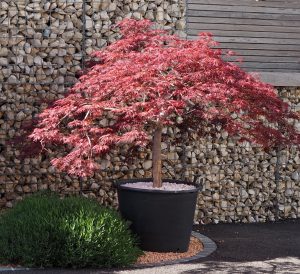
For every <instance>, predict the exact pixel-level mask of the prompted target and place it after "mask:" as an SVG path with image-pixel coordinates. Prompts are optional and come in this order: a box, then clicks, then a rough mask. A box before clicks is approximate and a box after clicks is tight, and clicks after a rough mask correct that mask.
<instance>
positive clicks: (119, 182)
mask: <svg viewBox="0 0 300 274" xmlns="http://www.w3.org/2000/svg"><path fill="white" fill-rule="evenodd" d="M151 181H152V179H151V178H141V179H124V180H115V182H114V184H115V185H116V187H117V188H118V189H123V190H129V191H133V192H146V193H153V194H163V193H164V194H181V193H195V192H199V191H200V188H201V187H200V186H198V185H196V184H193V183H190V182H187V181H181V180H174V179H163V183H164V182H171V183H180V184H185V185H192V186H194V187H195V188H194V189H182V190H159V189H155V190H154V189H143V188H133V187H130V186H125V185H124V184H126V183H137V182H151Z"/></svg>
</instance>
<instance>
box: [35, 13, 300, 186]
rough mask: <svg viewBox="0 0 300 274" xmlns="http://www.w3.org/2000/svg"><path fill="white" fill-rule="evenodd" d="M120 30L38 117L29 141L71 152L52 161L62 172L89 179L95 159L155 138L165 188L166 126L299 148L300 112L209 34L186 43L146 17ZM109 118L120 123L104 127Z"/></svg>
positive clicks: (156, 170) (156, 176)
mask: <svg viewBox="0 0 300 274" xmlns="http://www.w3.org/2000/svg"><path fill="white" fill-rule="evenodd" d="M118 27H119V28H120V31H121V35H122V37H121V39H120V40H118V41H116V42H115V43H113V44H111V45H110V46H108V47H106V48H104V49H102V50H100V51H96V52H94V53H93V54H92V57H93V58H94V62H93V63H91V64H92V65H91V67H90V68H89V69H87V70H86V71H85V73H84V74H83V75H82V76H81V77H80V79H79V82H78V83H76V84H75V85H74V86H73V87H72V88H71V89H70V91H69V92H68V94H67V95H66V96H65V98H63V99H60V100H57V101H56V102H55V103H54V105H52V106H51V107H49V108H48V109H46V110H45V111H43V112H42V113H41V114H40V115H39V122H38V125H37V127H36V129H35V130H34V131H33V133H32V134H31V136H30V137H31V138H32V139H33V140H35V141H40V142H41V144H42V145H43V147H47V146H48V145H51V144H60V145H62V146H64V147H65V149H69V150H68V152H67V154H66V155H64V156H61V157H58V158H55V159H53V160H52V164H53V165H54V166H55V167H56V168H57V169H58V170H60V171H66V172H68V173H69V174H75V175H79V176H88V175H91V174H92V173H93V172H94V171H95V170H97V168H98V165H97V163H96V162H95V160H94V159H95V157H96V156H97V157H99V156H101V155H104V154H106V153H108V152H109V151H110V150H111V149H113V148H115V147H116V146H119V145H122V144H132V145H134V146H146V145H147V144H148V143H149V142H151V141H152V159H153V182H154V187H160V186H161V184H162V178H161V166H162V164H161V138H162V129H163V127H165V126H170V125H177V124H181V125H185V127H186V129H187V130H194V131H195V132H197V133H198V134H199V135H200V136H203V135H207V134H213V132H214V131H215V129H216V128H217V127H218V128H220V127H221V128H222V129H223V130H226V131H227V132H228V133H229V134H230V135H238V136H241V137H243V138H242V139H243V140H248V141H252V142H256V143H258V144H261V145H262V146H263V147H265V148H267V147H274V146H278V145H280V146H284V145H289V144H299V143H300V135H299V133H298V132H297V131H296V130H295V128H294V126H293V125H292V123H291V121H292V120H295V119H299V115H298V114H297V113H294V112H292V111H291V110H290V108H289V105H288V104H287V103H284V102H283V101H282V100H281V99H280V98H279V97H278V96H277V94H276V92H275V89H274V88H273V87H272V86H270V85H268V84H265V83H262V82H261V81H260V80H258V79H256V78H255V77H254V76H252V75H250V74H248V73H246V72H245V71H243V70H242V69H241V68H239V67H238V66H237V65H236V64H235V63H230V62H226V61H224V60H223V59H222V54H223V53H222V51H221V50H220V49H216V48H215V47H214V46H215V45H216V43H215V42H214V41H213V40H212V38H211V37H210V35H209V34H202V35H200V36H199V39H198V40H196V41H187V40H182V39H180V38H178V37H177V36H175V35H168V34H167V33H165V32H164V31H161V30H155V29H153V28H152V27H151V22H150V21H147V20H141V21H136V20H130V19H127V20H124V21H122V22H121V23H120V24H119V25H118ZM108 114H109V115H110V117H113V122H111V123H108V124H107V125H106V124H103V123H100V121H101V120H102V119H103V118H105V117H107V115H108ZM207 129H210V130H207ZM151 136H152V138H151Z"/></svg>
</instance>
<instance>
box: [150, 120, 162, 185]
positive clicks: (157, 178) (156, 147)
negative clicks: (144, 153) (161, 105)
mask: <svg viewBox="0 0 300 274" xmlns="http://www.w3.org/2000/svg"><path fill="white" fill-rule="evenodd" d="M161 135H162V125H161V124H159V125H157V127H156V128H155V131H154V136H153V147H152V176H153V187H161V186H162V178H161Z"/></svg>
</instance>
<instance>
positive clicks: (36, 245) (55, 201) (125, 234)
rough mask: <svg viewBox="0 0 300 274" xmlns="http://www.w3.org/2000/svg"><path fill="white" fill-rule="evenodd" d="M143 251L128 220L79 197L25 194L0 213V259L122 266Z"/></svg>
mask: <svg viewBox="0 0 300 274" xmlns="http://www.w3.org/2000/svg"><path fill="white" fill-rule="evenodd" d="M141 254H142V252H141V251H140V249H139V248H138V247H137V246H136V239H135V237H133V236H132V235H131V232H130V231H129V229H128V225H127V223H125V222H124V221H123V220H122V219H121V217H120V216H119V214H118V213H117V212H116V211H114V210H111V209H107V208H104V207H102V206H99V204H98V203H97V202H96V201H93V200H89V199H86V198H82V197H67V198H64V199H60V198H59V197H58V196H57V195H54V194H37V195H33V196H31V197H26V198H25V199H24V200H23V201H20V202H19V203H18V204H17V205H16V206H15V207H14V208H13V209H11V210H9V211H7V212H5V213H4V214H3V215H1V216H0V264H17V265H22V266H28V267H77V268H82V267H122V266H129V265H131V264H133V263H135V262H136V260H137V258H138V257H139V255H141Z"/></svg>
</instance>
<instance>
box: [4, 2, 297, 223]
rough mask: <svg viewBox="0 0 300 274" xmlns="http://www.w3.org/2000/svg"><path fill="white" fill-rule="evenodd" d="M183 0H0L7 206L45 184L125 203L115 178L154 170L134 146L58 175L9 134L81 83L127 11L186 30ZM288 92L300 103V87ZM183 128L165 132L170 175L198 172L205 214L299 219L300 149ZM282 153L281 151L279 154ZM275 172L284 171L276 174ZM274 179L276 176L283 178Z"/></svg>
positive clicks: (204, 218) (228, 218) (215, 218)
mask: <svg viewBox="0 0 300 274" xmlns="http://www.w3.org/2000/svg"><path fill="white" fill-rule="evenodd" d="M184 14H185V7H184V3H183V0H101V1H100V0H94V1H93V0H85V1H84V0H16V1H10V0H2V1H1V3H0V23H1V28H0V89H1V93H0V152H1V155H0V207H12V206H13V203H14V202H15V201H16V200H19V199H22V197H23V196H24V195H26V194H30V193H33V192H35V191H37V190H41V189H51V190H55V191H59V192H61V193H64V194H68V193H79V192H82V193H83V195H87V196H89V197H96V198H97V199H98V200H99V201H100V202H101V203H103V204H105V205H109V206H117V201H116V193H115V189H114V187H113V185H112V180H113V179H118V178H130V177H149V176H151V161H150V159H151V158H150V157H151V155H150V154H149V151H137V152H136V153H135V157H132V158H129V157H128V155H127V148H126V147H125V148H123V149H122V150H119V151H114V152H112V153H110V154H109V155H107V157H106V158H105V159H103V160H102V161H101V170H100V171H99V173H97V174H95V175H94V176H93V178H89V179H86V178H83V179H81V180H80V179H79V178H75V177H72V178H71V177H70V176H68V175H67V174H62V173H56V171H55V170H54V168H53V167H51V166H50V164H49V158H45V156H38V157H34V158H25V159H22V158H21V157H20V151H19V150H18V149H17V148H16V147H15V146H13V145H12V144H11V143H10V140H12V139H13V138H15V137H16V136H19V135H20V134H22V129H21V127H22V124H24V122H26V121H30V120H31V119H32V117H34V116H36V115H37V114H38V113H40V112H41V111H42V110H43V109H44V108H45V107H46V106H47V103H46V102H47V101H49V100H53V99H56V98H60V97H62V96H63V94H64V93H65V92H66V90H67V88H68V87H69V86H71V85H72V84H73V83H74V82H75V81H76V72H78V71H79V70H80V69H81V68H82V67H83V66H84V63H85V61H86V60H87V59H88V54H90V53H91V52H92V51H93V50H95V49H99V48H101V47H104V46H106V45H107V44H108V43H111V42H113V41H115V40H116V39H117V38H118V33H117V32H116V30H114V29H113V28H112V26H113V25H114V24H115V23H116V22H119V21H120V20H122V19H123V18H136V19H141V18H148V19H150V20H153V21H155V22H157V27H162V28H164V29H166V30H170V31H171V32H175V33H177V34H178V35H180V36H181V37H185V32H184V31H185V18H184ZM279 92H280V95H281V96H282V97H283V98H285V100H288V101H289V102H290V103H291V104H292V105H293V107H294V108H299V106H300V102H299V97H300V89H297V88H286V89H281V90H280V91H279ZM179 134H180V133H179V132H178V130H177V129H172V128H168V129H166V130H165V137H169V138H170V139H173V138H174V136H175V137H181V138H182V140H184V142H183V143H182V144H180V145H179V144H172V143H170V142H165V143H164V144H163V149H164V150H163V151H164V157H165V161H164V176H165V177H173V178H181V179H189V180H193V179H195V178H196V177H195V175H198V174H199V175H201V176H202V178H199V179H198V181H200V182H201V183H202V184H203V185H204V188H203V191H202V192H201V194H200V195H199V203H198V205H199V206H198V209H197V213H196V217H195V220H196V221H197V222H203V223H209V222H215V223H217V222H220V221H221V222H259V221H266V220H274V219H278V218H296V217H300V183H299V173H298V171H299V164H300V158H299V150H297V149H296V148H292V149H290V150H289V151H281V152H271V153H268V154H267V153H264V152H262V151H261V150H260V149H259V148H257V147H253V146H250V145H249V144H240V145H237V144H236V143H235V142H234V140H231V139H228V137H227V135H226V133H224V132H223V133H221V132H220V136H219V138H218V139H217V140H214V141H213V140H209V139H207V140H199V139H196V138H194V136H193V135H192V134H189V133H183V134H182V135H181V136H178V135H179ZM279 156H280V157H279ZM275 174H276V176H275ZM275 178H276V179H275Z"/></svg>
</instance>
